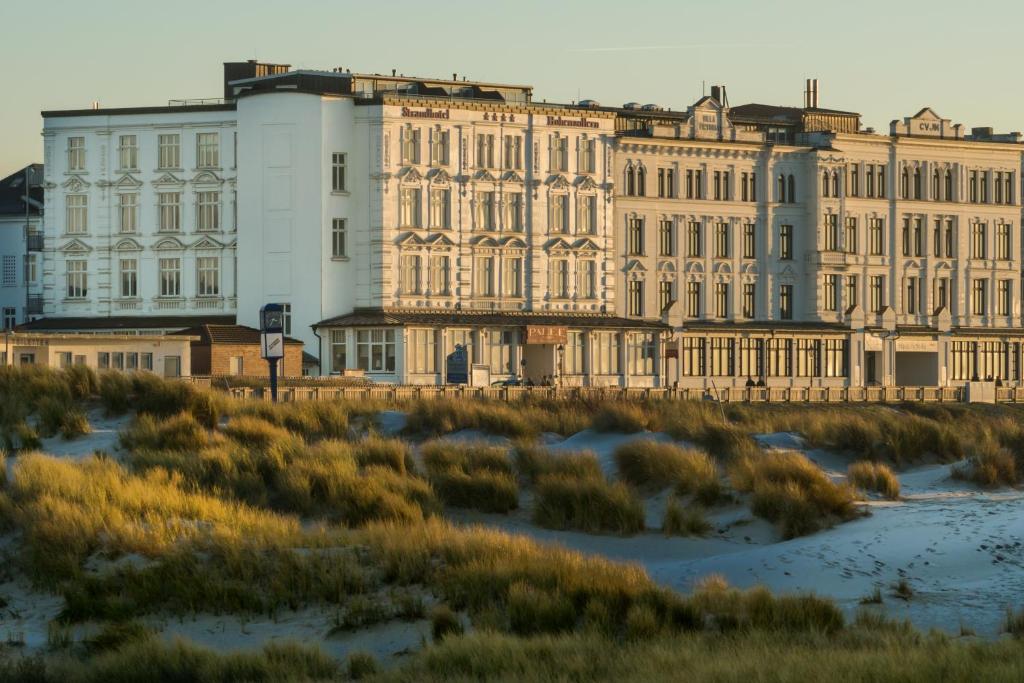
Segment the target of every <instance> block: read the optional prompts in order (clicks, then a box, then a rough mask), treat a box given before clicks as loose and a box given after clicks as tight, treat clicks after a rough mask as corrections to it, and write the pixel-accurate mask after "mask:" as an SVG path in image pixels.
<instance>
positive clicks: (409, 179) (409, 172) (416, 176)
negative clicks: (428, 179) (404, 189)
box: [398, 166, 423, 183]
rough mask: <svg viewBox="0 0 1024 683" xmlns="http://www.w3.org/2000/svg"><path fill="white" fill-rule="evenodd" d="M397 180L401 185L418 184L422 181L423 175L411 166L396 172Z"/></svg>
mask: <svg viewBox="0 0 1024 683" xmlns="http://www.w3.org/2000/svg"><path fill="white" fill-rule="evenodd" d="M398 178H399V180H401V182H403V183H419V182H422V181H423V174H422V173H420V172H419V171H417V170H416V169H415V168H414V167H412V166H407V167H405V168H403V169H402V170H401V171H399V172H398Z"/></svg>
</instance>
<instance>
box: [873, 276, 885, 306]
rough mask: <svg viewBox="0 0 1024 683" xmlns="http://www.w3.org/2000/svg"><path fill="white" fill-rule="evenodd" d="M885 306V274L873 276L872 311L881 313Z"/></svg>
mask: <svg viewBox="0 0 1024 683" xmlns="http://www.w3.org/2000/svg"><path fill="white" fill-rule="evenodd" d="M883 308H885V276H884V275H872V276H871V312H872V313H881V312H882V309H883Z"/></svg>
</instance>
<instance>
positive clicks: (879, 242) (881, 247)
mask: <svg viewBox="0 0 1024 683" xmlns="http://www.w3.org/2000/svg"><path fill="white" fill-rule="evenodd" d="M868 237H869V238H870V242H871V244H870V247H871V255H872V256H882V255H883V254H884V253H885V221H884V220H883V219H881V218H872V219H871V220H870V221H868Z"/></svg>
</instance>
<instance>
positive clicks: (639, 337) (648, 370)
mask: <svg viewBox="0 0 1024 683" xmlns="http://www.w3.org/2000/svg"><path fill="white" fill-rule="evenodd" d="M656 349H657V340H656V338H655V336H654V334H652V333H650V332H630V333H629V335H628V342H627V347H626V355H627V359H628V365H629V373H630V374H632V375H653V374H654V373H655V364H654V360H655V359H654V356H655V350H656Z"/></svg>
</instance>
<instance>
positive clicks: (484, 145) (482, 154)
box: [476, 133, 495, 168]
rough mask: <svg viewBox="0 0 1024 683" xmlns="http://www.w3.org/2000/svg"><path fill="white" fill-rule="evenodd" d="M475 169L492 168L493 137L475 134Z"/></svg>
mask: <svg viewBox="0 0 1024 683" xmlns="http://www.w3.org/2000/svg"><path fill="white" fill-rule="evenodd" d="M476 166H477V168H494V167H495V166H494V135H493V134H492V133H477V136H476Z"/></svg>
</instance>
